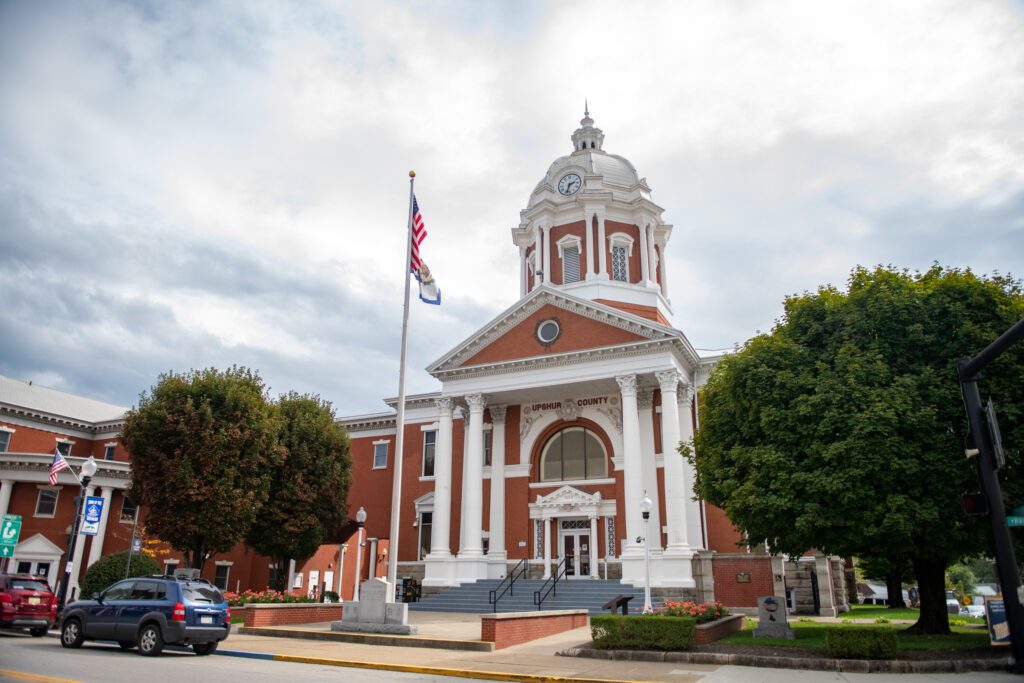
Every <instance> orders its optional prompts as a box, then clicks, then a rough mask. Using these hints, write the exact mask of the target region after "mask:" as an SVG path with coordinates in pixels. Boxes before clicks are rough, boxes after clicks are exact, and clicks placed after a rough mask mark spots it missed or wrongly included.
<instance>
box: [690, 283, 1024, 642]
mask: <svg viewBox="0 0 1024 683" xmlns="http://www.w3.org/2000/svg"><path fill="white" fill-rule="evenodd" d="M1021 317H1024V297H1022V295H1021V289H1020V283H1019V282H1017V281H1014V280H1012V279H1010V278H1007V277H1004V276H999V275H996V276H991V277H979V276H976V275H975V274H973V273H972V272H971V271H969V270H966V271H961V270H955V269H944V268H942V267H940V266H937V265H936V266H933V267H932V268H931V269H930V270H928V271H927V272H925V273H914V274H911V273H908V272H906V271H897V270H895V269H893V268H882V267H879V268H876V269H874V270H868V269H864V268H857V269H855V270H854V271H853V273H852V274H851V276H850V280H849V287H848V290H847V291H846V292H840V291H838V290H837V289H835V288H833V287H822V288H821V289H819V290H818V291H817V292H816V293H814V294H810V293H805V294H804V295H801V296H793V297H790V298H788V299H787V300H786V302H785V313H784V316H783V318H782V319H781V320H779V321H778V322H777V324H776V326H775V327H774V329H773V330H772V332H771V333H770V334H762V335H759V336H757V337H754V338H753V339H751V340H750V341H749V342H747V343H746V344H745V345H744V347H743V348H742V349H741V350H740V351H738V352H737V353H736V354H734V355H732V356H730V357H727V358H726V359H724V360H723V361H722V362H721V363H720V364H719V365H718V367H717V368H716V369H715V371H714V372H713V373H712V375H711V377H710V379H709V381H708V384H707V386H706V387H705V390H704V391H705V396H704V406H703V407H704V410H703V413H702V416H701V429H700V431H699V433H698V434H697V436H696V443H695V445H696V457H695V458H694V455H693V453H692V452H691V451H688V449H685V448H684V449H682V450H683V451H684V453H689V457H691V458H694V460H695V465H696V469H697V479H696V489H697V492H698V494H699V495H700V496H701V497H703V498H705V499H706V500H709V501H710V502H712V503H714V504H716V505H718V506H720V507H722V508H723V509H724V510H725V511H726V513H727V514H728V515H729V517H730V518H731V519H732V520H733V522H734V523H735V524H736V525H737V526H738V527H739V528H740V529H741V530H742V531H744V532H745V533H746V534H747V537H748V538H751V539H765V540H766V541H767V542H768V544H769V547H770V548H771V549H772V550H773V551H774V552H780V553H789V554H793V555H797V554H800V553H801V552H803V551H805V550H807V549H808V548H818V549H820V550H823V551H825V552H828V553H832V554H836V555H841V556H848V555H862V556H863V555H871V556H875V557H877V556H888V557H892V558H898V557H901V556H906V557H909V558H910V559H911V562H912V563H913V567H914V574H915V575H916V578H917V582H918V586H919V589H920V594H921V613H920V618H919V619H918V622H917V623H916V624H915V625H914V627H912V632H917V633H945V632H948V631H949V622H948V618H947V615H946V612H945V598H944V586H945V580H944V578H945V569H946V566H947V564H948V563H949V562H950V561H952V560H955V559H957V558H959V557H962V556H964V555H965V554H977V553H980V552H991V551H990V550H989V544H990V539H991V535H990V533H989V531H988V528H987V520H986V519H985V518H970V517H966V516H964V514H963V512H962V511H961V509H960V496H961V494H963V493H965V492H967V491H974V490H977V489H978V483H977V479H976V474H975V470H974V464H973V463H972V462H971V461H970V460H968V459H967V458H965V457H964V448H965V445H966V444H969V443H970V438H969V434H968V427H967V421H966V417H965V415H964V410H963V403H962V399H961V396H960V387H959V384H958V380H957V370H956V361H957V359H958V358H960V357H963V356H970V355H973V354H976V353H977V352H978V351H980V350H981V349H982V348H984V347H985V346H986V345H987V344H989V343H990V342H991V341H992V340H994V339H995V338H996V337H998V336H999V335H1000V334H1002V333H1003V332H1004V331H1006V329H1008V328H1009V327H1010V326H1011V325H1012V324H1013V323H1015V322H1016V321H1017V320H1019V319H1020V318H1021ZM1022 372H1024V345H1017V346H1016V347H1014V348H1013V349H1012V350H1011V352H1009V353H1007V354H1005V355H1004V356H1002V357H1001V358H1000V359H999V360H998V361H997V362H996V363H994V364H993V365H991V366H990V367H989V369H988V370H987V371H986V375H985V379H984V380H983V383H982V387H981V388H982V390H983V391H985V392H988V393H990V394H991V395H992V396H994V397H995V400H996V402H997V404H998V407H999V410H1000V413H999V416H1000V423H1001V426H1002V428H1003V430H1002V431H1003V441H1004V444H1005V445H1006V447H1007V451H1008V452H1007V455H1008V458H1009V461H1010V465H1009V467H1008V471H1007V472H1006V473H1004V474H1005V475H1006V476H1005V481H1006V483H1005V485H1004V492H1005V494H1006V496H1007V499H1008V500H1024V498H1022V497H1021V493H1022V490H1021V489H1022V483H1021V482H1022V477H1021V476H1020V474H1021V457H1020V452H1019V449H1020V447H1021V444H1022V443H1024V415H1022V412H1024V382H1022V381H1021V378H1022Z"/></svg>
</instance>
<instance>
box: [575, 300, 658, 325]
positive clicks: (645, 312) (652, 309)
mask: <svg viewBox="0 0 1024 683" xmlns="http://www.w3.org/2000/svg"><path fill="white" fill-rule="evenodd" d="M594 301H596V302H597V303H599V304H604V305H605V306H611V307H612V308H617V309H619V310H620V311H625V312H626V313H632V314H633V315H638V316H640V317H641V318H647V319H648V320H653V321H654V322H656V323H661V324H662V325H668V326H669V327H671V326H672V323H670V322H669V321H668V320H666V319H665V316H663V315H662V314H661V311H659V310H658V309H657V307H656V306H642V305H640V304H627V303H625V302H623V301H613V300H612V299H594Z"/></svg>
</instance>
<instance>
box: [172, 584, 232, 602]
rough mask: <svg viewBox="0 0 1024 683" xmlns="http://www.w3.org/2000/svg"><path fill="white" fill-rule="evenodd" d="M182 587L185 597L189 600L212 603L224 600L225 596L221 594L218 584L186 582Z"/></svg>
mask: <svg viewBox="0 0 1024 683" xmlns="http://www.w3.org/2000/svg"><path fill="white" fill-rule="evenodd" d="M181 589H182V590H183V591H184V592H185V599H186V600H188V601H189V602H207V603H210V604H213V603H221V602H224V596H223V595H221V594H220V591H219V590H217V588H216V586H211V585H209V584H206V583H184V584H182V586H181Z"/></svg>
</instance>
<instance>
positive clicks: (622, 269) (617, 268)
mask: <svg viewBox="0 0 1024 683" xmlns="http://www.w3.org/2000/svg"><path fill="white" fill-rule="evenodd" d="M612 279H613V280H618V281H619V282H629V267H628V265H627V263H626V248H625V247H619V246H614V247H612Z"/></svg>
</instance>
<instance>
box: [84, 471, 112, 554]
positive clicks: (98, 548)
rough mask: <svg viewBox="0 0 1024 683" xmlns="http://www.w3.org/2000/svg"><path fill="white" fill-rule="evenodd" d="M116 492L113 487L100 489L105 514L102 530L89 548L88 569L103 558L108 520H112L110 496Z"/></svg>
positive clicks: (100, 529) (93, 538)
mask: <svg viewBox="0 0 1024 683" xmlns="http://www.w3.org/2000/svg"><path fill="white" fill-rule="evenodd" d="M113 492H114V489H113V487H111V486H101V487H100V497H102V498H103V512H102V513H101V515H100V528H99V530H98V531H97V532H96V535H95V536H93V537H92V543H91V544H90V546H89V562H88V564H86V565H85V566H86V567H91V566H92V565H93V563H94V562H96V560H98V559H100V558H101V557H102V556H103V539H104V538H105V537H106V535H107V520H109V519H110V496H111V494H112V493H113Z"/></svg>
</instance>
